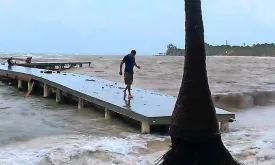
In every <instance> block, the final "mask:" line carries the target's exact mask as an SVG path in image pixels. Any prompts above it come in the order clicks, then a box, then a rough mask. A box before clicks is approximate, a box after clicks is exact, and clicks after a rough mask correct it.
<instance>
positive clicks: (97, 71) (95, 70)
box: [95, 70, 104, 72]
mask: <svg viewBox="0 0 275 165" xmlns="http://www.w3.org/2000/svg"><path fill="white" fill-rule="evenodd" d="M95 72H104V71H103V70H95Z"/></svg>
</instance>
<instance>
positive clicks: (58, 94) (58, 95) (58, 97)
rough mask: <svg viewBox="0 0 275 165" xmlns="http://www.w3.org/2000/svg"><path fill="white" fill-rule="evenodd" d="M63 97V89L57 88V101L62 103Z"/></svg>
mask: <svg viewBox="0 0 275 165" xmlns="http://www.w3.org/2000/svg"><path fill="white" fill-rule="evenodd" d="M61 99H62V96H61V90H60V89H56V99H55V100H56V102H57V103H61Z"/></svg>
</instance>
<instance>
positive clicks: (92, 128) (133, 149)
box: [0, 63, 275, 165]
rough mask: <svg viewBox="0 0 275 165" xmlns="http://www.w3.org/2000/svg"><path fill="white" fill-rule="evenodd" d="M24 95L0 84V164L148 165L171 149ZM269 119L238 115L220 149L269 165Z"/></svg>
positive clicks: (273, 129) (274, 146)
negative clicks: (224, 148)
mask: <svg viewBox="0 0 275 165" xmlns="http://www.w3.org/2000/svg"><path fill="white" fill-rule="evenodd" d="M97 65H99V64H98V63H97ZM216 67H217V66H216ZM227 67H228V66H227ZM250 67H251V66H250ZM83 69H86V70H88V69H87V68H83ZM91 69H94V70H96V68H91ZM147 69H148V68H147ZM76 70H77V68H76V69H74V70H73V71H76ZM92 73H98V74H99V72H93V71H91V72H90V74H92ZM151 73H152V72H151ZM100 74H103V73H102V72H101V73H100ZM104 74H106V72H105V73H104ZM139 74H141V73H139ZM234 74H235V73H234ZM159 81H161V80H159ZM257 81H259V80H257ZM166 87H167V86H166ZM24 95H25V92H23V91H22V92H18V91H17V89H16V88H15V87H11V86H7V85H4V84H0V119H1V122H0V132H1V136H0V165H2V164H3V165H65V164H66V165H67V164H69V165H70V164H71V165H93V164H94V165H118V164H121V165H150V164H153V163H154V160H156V159H157V158H158V157H160V156H161V155H162V154H163V153H164V152H165V151H166V150H167V149H168V146H169V144H170V141H169V136H161V135H142V134H139V130H137V129H136V128H133V127H130V126H128V125H126V124H124V123H122V122H120V121H119V120H117V119H112V120H105V119H104V114H103V113H100V112H98V111H96V110H93V109H91V108H89V109H84V110H80V111H79V110H77V106H76V105H75V106H74V105H58V104H56V103H55V101H54V100H51V99H44V98H43V97H42V96H31V97H28V98H24ZM274 116H275V108H274V107H273V105H268V106H254V107H252V108H249V109H245V110H238V111H237V112H236V118H237V121H236V122H235V123H233V124H231V125H230V132H229V133H224V134H222V138H223V141H224V143H225V145H226V146H227V148H228V149H229V150H230V151H231V152H232V154H233V155H234V156H235V157H236V158H238V160H240V161H241V162H243V163H244V164H249V165H256V164H257V165H274V164H275V138H274V136H275V120H274Z"/></svg>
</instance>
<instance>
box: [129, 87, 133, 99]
mask: <svg viewBox="0 0 275 165" xmlns="http://www.w3.org/2000/svg"><path fill="white" fill-rule="evenodd" d="M128 92H129V98H133V96H132V95H131V85H128Z"/></svg>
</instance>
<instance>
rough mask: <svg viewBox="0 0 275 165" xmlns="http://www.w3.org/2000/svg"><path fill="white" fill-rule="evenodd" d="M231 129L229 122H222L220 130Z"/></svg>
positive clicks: (226, 130)
mask: <svg viewBox="0 0 275 165" xmlns="http://www.w3.org/2000/svg"><path fill="white" fill-rule="evenodd" d="M228 131H229V122H221V125H220V132H228Z"/></svg>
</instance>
